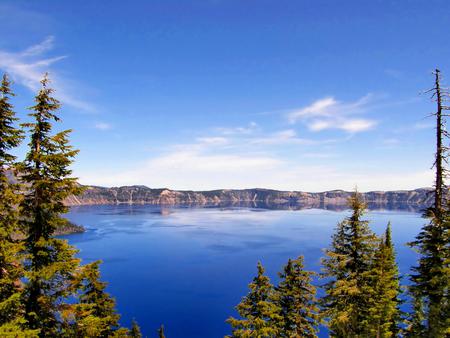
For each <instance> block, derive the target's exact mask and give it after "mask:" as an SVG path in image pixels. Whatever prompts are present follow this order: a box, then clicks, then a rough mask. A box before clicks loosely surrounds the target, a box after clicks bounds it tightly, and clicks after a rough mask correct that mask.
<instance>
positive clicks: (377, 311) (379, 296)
mask: <svg viewBox="0 0 450 338" xmlns="http://www.w3.org/2000/svg"><path fill="white" fill-rule="evenodd" d="M371 277H372V285H371V287H372V291H373V295H372V297H371V299H370V300H369V301H368V303H367V307H368V308H369V311H368V314H369V318H370V320H369V333H370V336H372V337H383V338H387V337H397V336H398V333H399V323H400V321H401V312H400V304H401V300H400V298H399V296H400V279H399V273H398V266H397V263H396V261H395V250H394V244H393V243H392V238H391V225H390V223H389V224H388V226H387V228H386V231H385V234H384V236H383V237H382V238H380V242H379V245H378V249H377V251H376V252H375V257H374V262H373V267H372V273H371Z"/></svg>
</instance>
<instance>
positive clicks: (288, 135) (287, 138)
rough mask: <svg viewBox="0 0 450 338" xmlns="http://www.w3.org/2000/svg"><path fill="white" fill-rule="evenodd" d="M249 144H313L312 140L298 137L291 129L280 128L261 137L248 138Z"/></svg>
mask: <svg viewBox="0 0 450 338" xmlns="http://www.w3.org/2000/svg"><path fill="white" fill-rule="evenodd" d="M250 143H251V144H261V145H280V144H305V145H306V144H314V143H316V142H315V141H314V140H311V139H307V138H300V137H298V136H297V132H296V131H295V130H293V129H286V130H281V131H278V132H275V133H271V134H268V135H266V136H263V137H257V138H253V139H251V140H250Z"/></svg>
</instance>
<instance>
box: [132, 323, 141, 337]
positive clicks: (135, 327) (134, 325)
mask: <svg viewBox="0 0 450 338" xmlns="http://www.w3.org/2000/svg"><path fill="white" fill-rule="evenodd" d="M130 337H133V338H142V333H141V328H140V327H139V325H138V323H137V322H136V321H135V320H134V319H133V321H132V323H131V329H130Z"/></svg>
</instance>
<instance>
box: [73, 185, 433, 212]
mask: <svg viewBox="0 0 450 338" xmlns="http://www.w3.org/2000/svg"><path fill="white" fill-rule="evenodd" d="M351 193H352V192H349V191H344V190H331V191H324V192H314V193H312V192H302V191H279V190H270V189H240V190H238V189H236V190H235V189H222V190H210V191H185V190H181V191H180V190H170V189H165V188H162V189H152V188H148V187H146V186H142V185H134V186H122V187H112V188H106V187H99V186H86V190H85V192H84V193H83V194H82V195H81V196H71V197H70V198H68V199H67V200H66V204H67V205H69V206H76V205H108V204H109V205H111V204H153V205H182V204H183V205H184V204H195V205H217V206H220V205H230V204H231V205H232V204H241V203H245V204H251V203H254V204H265V205H292V206H303V207H318V208H327V206H346V204H347V199H348V198H349V197H350V195H351ZM362 195H363V197H364V199H365V201H366V203H368V204H369V205H373V206H378V207H383V206H385V207H394V208H395V207H397V206H402V205H403V206H405V205H410V206H415V207H427V206H429V205H431V204H432V201H433V194H432V189H431V188H421V189H415V190H398V191H370V192H365V193H362Z"/></svg>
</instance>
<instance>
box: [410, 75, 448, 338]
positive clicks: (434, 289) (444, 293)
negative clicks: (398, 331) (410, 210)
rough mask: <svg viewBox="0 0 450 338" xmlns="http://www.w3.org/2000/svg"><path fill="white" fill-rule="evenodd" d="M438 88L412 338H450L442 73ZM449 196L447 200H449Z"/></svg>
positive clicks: (414, 288)
mask: <svg viewBox="0 0 450 338" xmlns="http://www.w3.org/2000/svg"><path fill="white" fill-rule="evenodd" d="M434 74H435V85H434V87H433V88H432V89H431V90H430V91H431V92H432V93H433V95H432V97H433V98H434V99H435V101H436V103H437V111H436V113H434V114H433V115H434V116H436V154H435V162H434V167H435V169H436V171H435V177H436V178H435V185H434V205H433V206H432V207H430V208H429V209H428V210H427V211H426V212H425V214H424V217H426V218H429V223H428V224H426V225H425V226H424V227H423V228H422V230H421V232H420V233H419V235H418V236H417V237H416V240H415V241H414V242H412V243H410V245H411V246H413V247H415V249H416V250H417V252H418V253H419V254H420V258H419V262H418V266H415V267H413V272H414V273H413V274H412V276H411V281H412V285H411V287H410V293H411V295H412V296H413V308H414V312H413V313H412V314H411V316H410V317H411V318H410V322H409V327H408V334H409V335H410V336H412V337H425V336H426V337H436V338H439V337H448V336H450V303H449V294H450V204H449V201H447V203H445V198H446V197H448V187H446V185H445V182H444V181H445V178H446V176H447V173H448V171H447V168H445V165H446V164H448V157H449V148H448V147H446V146H445V145H444V144H445V143H446V142H448V138H449V134H448V132H447V131H446V126H445V124H446V121H445V118H446V116H448V115H447V114H445V112H444V110H449V109H450V108H449V107H448V106H447V105H446V104H445V102H446V101H448V98H449V97H448V92H447V90H446V89H445V88H444V89H441V86H440V81H441V76H440V71H439V70H438V69H436V71H435V73H434ZM446 195H447V196H446Z"/></svg>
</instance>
